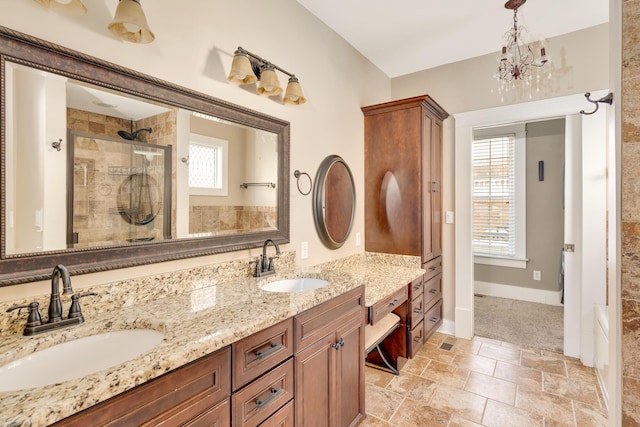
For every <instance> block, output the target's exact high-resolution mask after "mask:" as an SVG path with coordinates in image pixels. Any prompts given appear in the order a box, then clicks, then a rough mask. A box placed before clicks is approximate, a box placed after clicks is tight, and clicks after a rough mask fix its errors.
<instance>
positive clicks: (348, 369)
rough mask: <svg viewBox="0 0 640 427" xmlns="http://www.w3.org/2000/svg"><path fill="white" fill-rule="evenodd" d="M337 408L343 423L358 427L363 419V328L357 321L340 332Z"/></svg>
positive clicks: (337, 367) (345, 326)
mask: <svg viewBox="0 0 640 427" xmlns="http://www.w3.org/2000/svg"><path fill="white" fill-rule="evenodd" d="M337 338H338V341H337V342H338V343H340V347H339V348H338V349H337V350H334V353H335V357H336V358H337V360H336V370H337V374H336V379H337V381H338V384H337V390H336V391H337V395H336V404H337V405H338V407H337V412H338V416H339V418H338V419H339V420H340V422H339V423H338V424H337V425H340V426H351V425H355V424H357V423H358V421H360V419H361V418H362V417H363V416H364V357H365V354H364V324H363V323H362V319H361V318H360V319H357V318H354V319H353V320H351V321H349V322H348V323H346V324H345V325H344V326H343V327H341V328H340V329H339V330H338V333H337Z"/></svg>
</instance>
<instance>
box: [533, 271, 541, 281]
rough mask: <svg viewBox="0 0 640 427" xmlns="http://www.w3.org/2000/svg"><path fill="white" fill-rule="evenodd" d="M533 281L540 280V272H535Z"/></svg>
mask: <svg viewBox="0 0 640 427" xmlns="http://www.w3.org/2000/svg"><path fill="white" fill-rule="evenodd" d="M533 280H540V271H539V270H533Z"/></svg>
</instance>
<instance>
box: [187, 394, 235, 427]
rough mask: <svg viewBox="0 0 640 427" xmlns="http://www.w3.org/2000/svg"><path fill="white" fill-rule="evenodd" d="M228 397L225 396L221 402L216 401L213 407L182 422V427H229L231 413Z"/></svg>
mask: <svg viewBox="0 0 640 427" xmlns="http://www.w3.org/2000/svg"><path fill="white" fill-rule="evenodd" d="M230 411H231V410H230V404H229V398H226V399H225V400H223V401H222V402H220V403H218V404H217V405H216V406H214V407H213V408H211V409H209V410H207V411H205V412H204V413H202V414H200V415H199V416H198V417H196V418H194V419H192V420H190V421H188V422H187V423H185V424H183V426H184V427H230V426H231V414H230Z"/></svg>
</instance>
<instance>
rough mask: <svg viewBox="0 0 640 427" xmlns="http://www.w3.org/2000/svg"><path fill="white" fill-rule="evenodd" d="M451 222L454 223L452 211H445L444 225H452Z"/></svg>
mask: <svg viewBox="0 0 640 427" xmlns="http://www.w3.org/2000/svg"><path fill="white" fill-rule="evenodd" d="M453 222H454V215H453V211H446V212H445V213H444V223H445V224H453Z"/></svg>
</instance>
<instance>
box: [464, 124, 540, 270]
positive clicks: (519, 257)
mask: <svg viewBox="0 0 640 427" xmlns="http://www.w3.org/2000/svg"><path fill="white" fill-rule="evenodd" d="M526 135H527V132H526V124H525V123H518V124H514V125H508V126H500V127H491V128H478V129H474V130H473V135H472V138H471V143H472V144H473V143H474V141H476V140H478V139H488V138H500V137H504V136H514V138H515V141H514V143H515V154H514V157H515V160H514V162H515V178H514V179H515V189H514V192H515V195H514V199H515V206H516V208H515V255H514V256H513V257H510V256H499V255H490V254H476V253H475V252H474V256H473V258H474V263H476V264H484V265H493V266H500V267H512V268H520V269H526V268H527V261H528V260H527V205H526V204H527V145H526V143H527V138H526ZM471 156H472V157H471V166H472V168H473V166H474V159H473V149H472V150H471ZM473 179H474V177H473V172H472V174H471V181H472V183H471V199H472V202H473V199H474V193H473ZM471 220H472V230H473V222H474V214H473V210H472V212H471ZM471 239H472V242H471V249H472V252H473V251H474V245H473V233H472V236H471Z"/></svg>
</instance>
